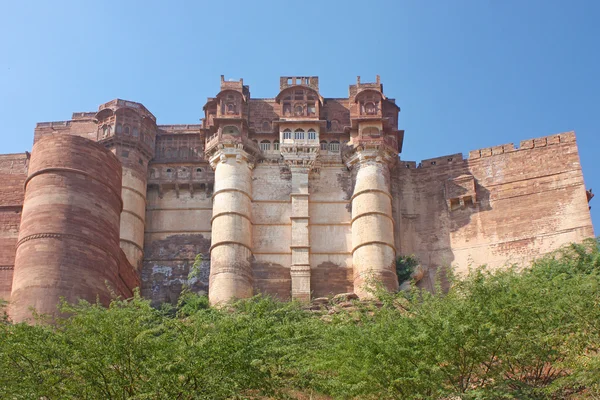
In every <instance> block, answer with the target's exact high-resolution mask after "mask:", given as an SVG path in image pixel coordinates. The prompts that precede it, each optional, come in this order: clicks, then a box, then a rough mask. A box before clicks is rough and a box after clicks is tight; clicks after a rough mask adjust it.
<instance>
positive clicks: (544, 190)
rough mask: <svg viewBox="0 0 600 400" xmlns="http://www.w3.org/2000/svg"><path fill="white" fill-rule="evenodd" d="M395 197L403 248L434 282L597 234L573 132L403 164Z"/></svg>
mask: <svg viewBox="0 0 600 400" xmlns="http://www.w3.org/2000/svg"><path fill="white" fill-rule="evenodd" d="M407 165H408V167H407ZM393 197H394V205H395V209H396V221H397V224H396V241H397V243H396V244H397V246H398V247H399V248H400V249H401V252H402V253H403V254H413V253H414V254H416V255H417V256H418V257H419V259H420V260H421V262H422V263H423V264H424V266H426V267H428V271H429V277H428V283H427V284H431V283H432V279H433V275H434V273H435V271H436V270H437V269H438V268H439V267H444V266H450V265H453V266H454V267H455V270H456V271H458V272H460V273H464V272H466V271H467V270H468V268H469V267H476V266H479V265H483V264H487V265H488V266H490V267H493V268H496V267H501V266H503V265H505V264H510V263H519V264H521V265H522V264H523V263H528V262H530V261H531V260H532V259H534V258H536V257H540V256H542V255H543V254H545V253H547V252H550V251H552V250H555V249H557V248H558V247H560V246H562V245H564V244H568V243H571V242H579V241H581V240H583V239H585V238H589V237H593V236H594V232H593V228H592V223H591V218H590V214H589V210H588V207H587V197H586V190H585V186H584V181H583V175H582V172H581V165H580V163H579V155H578V152H577V145H576V142H575V134H574V133H573V132H566V133H561V134H558V135H552V136H547V137H542V138H537V139H531V140H525V141H522V142H521V145H520V147H519V148H518V149H516V148H515V146H514V145H512V144H508V145H502V146H496V147H492V148H486V149H480V150H475V151H472V152H470V157H469V158H468V159H465V160H463V159H462V155H460V154H458V155H457V154H454V155H450V156H444V157H438V158H436V159H429V160H424V161H422V163H421V168H414V164H410V163H406V162H401V165H400V168H399V169H398V170H397V172H396V177H395V180H394V182H393Z"/></svg>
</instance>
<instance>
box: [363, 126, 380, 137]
mask: <svg viewBox="0 0 600 400" xmlns="http://www.w3.org/2000/svg"><path fill="white" fill-rule="evenodd" d="M363 136H379V128H377V127H375V126H368V127H366V128H364V129H363Z"/></svg>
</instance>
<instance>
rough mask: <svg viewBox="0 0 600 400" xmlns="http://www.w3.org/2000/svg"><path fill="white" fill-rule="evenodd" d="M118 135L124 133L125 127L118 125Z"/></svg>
mask: <svg viewBox="0 0 600 400" xmlns="http://www.w3.org/2000/svg"><path fill="white" fill-rule="evenodd" d="M117 133H123V125H121V124H117Z"/></svg>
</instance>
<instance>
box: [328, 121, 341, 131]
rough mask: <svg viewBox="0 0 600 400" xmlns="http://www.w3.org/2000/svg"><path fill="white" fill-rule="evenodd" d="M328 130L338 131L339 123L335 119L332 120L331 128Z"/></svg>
mask: <svg viewBox="0 0 600 400" xmlns="http://www.w3.org/2000/svg"><path fill="white" fill-rule="evenodd" d="M330 131H332V132H339V131H340V123H339V122H338V121H337V120H335V119H334V120H332V121H331V128H330Z"/></svg>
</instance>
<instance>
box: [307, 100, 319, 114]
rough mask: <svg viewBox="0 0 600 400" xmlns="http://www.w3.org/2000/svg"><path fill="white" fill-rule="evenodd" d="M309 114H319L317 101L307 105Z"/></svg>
mask: <svg viewBox="0 0 600 400" xmlns="http://www.w3.org/2000/svg"><path fill="white" fill-rule="evenodd" d="M306 109H307V111H308V115H309V116H314V115H316V114H317V108H316V107H315V103H308V105H307V107H306Z"/></svg>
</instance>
